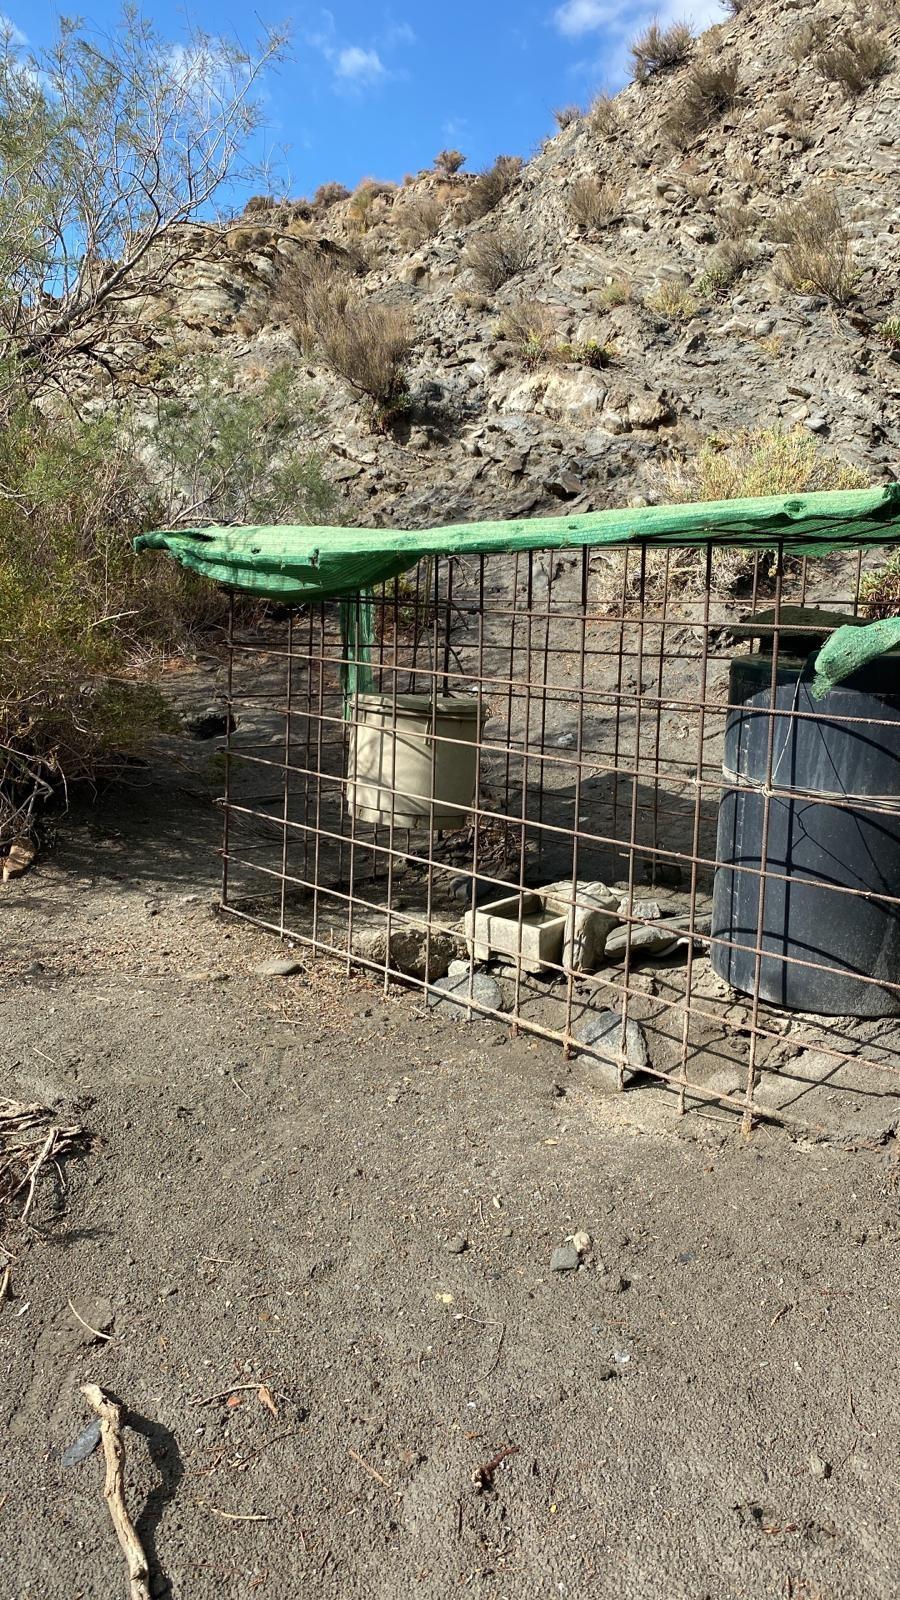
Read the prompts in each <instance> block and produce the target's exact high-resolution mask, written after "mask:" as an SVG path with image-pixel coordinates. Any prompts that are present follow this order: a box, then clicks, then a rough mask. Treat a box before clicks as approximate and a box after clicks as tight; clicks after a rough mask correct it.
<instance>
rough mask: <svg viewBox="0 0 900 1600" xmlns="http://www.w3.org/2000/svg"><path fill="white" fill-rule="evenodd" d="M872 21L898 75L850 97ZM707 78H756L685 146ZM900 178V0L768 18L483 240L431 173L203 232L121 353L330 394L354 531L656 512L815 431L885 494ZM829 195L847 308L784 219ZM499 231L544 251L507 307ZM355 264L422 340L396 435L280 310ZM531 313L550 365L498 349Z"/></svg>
mask: <svg viewBox="0 0 900 1600" xmlns="http://www.w3.org/2000/svg"><path fill="white" fill-rule="evenodd" d="M863 17H864V18H865V23H863ZM863 26H865V28H866V29H868V30H871V31H874V32H875V33H876V34H877V36H878V37H879V39H880V40H881V41H882V44H883V46H884V48H885V50H886V53H887V59H888V62H889V65H888V67H887V70H886V71H884V72H883V74H882V75H881V76H880V77H878V78H877V79H875V80H873V81H871V82H869V83H868V84H867V85H866V86H865V87H864V88H863V89H862V90H861V92H859V93H857V94H850V93H847V92H846V91H845V90H844V89H843V88H842V87H841V85H840V84H839V83H838V82H835V81H833V80H830V79H829V78H828V77H827V76H826V75H825V74H824V73H823V71H822V68H821V59H820V56H819V51H820V50H821V49H822V48H827V46H828V45H829V43H831V44H833V43H835V42H836V41H837V42H839V40H840V36H841V33H842V30H844V29H850V30H851V31H853V33H854V37H857V38H858V36H859V33H860V30H861V29H862V28H863ZM698 62H699V63H700V64H701V65H712V66H716V67H721V66H722V65H726V66H727V65H729V64H733V65H734V66H735V67H736V70H737V89H736V98H735V99H734V103H733V104H732V105H730V106H727V107H725V109H724V110H721V111H719V112H718V113H717V114H715V115H713V116H712V118H711V121H710V125H709V126H708V127H706V128H705V129H704V130H702V131H701V132H700V133H699V134H697V135H695V136H694V137H692V138H691V137H686V136H684V135H683V136H682V138H681V141H680V142H681V147H680V148H676V147H675V146H674V145H673V143H672V140H671V137H670V136H669V135H668V134H667V132H666V122H667V119H669V121H671V118H672V113H673V109H674V110H675V111H676V113H677V112H678V110H679V108H680V107H681V106H682V105H683V100H684V95H685V92H686V90H687V88H688V85H689V83H690V81H691V74H692V72H693V71H694V68H695V67H696V64H697V63H698ZM586 178H595V179H600V180H607V182H608V183H609V184H610V185H611V186H612V187H611V189H610V191H609V195H611V196H612V204H611V205H609V206H608V209H609V210H610V212H611V214H610V215H609V217H608V219H607V220H605V221H603V222H602V223H601V224H600V225H599V226H598V227H596V228H594V229H588V228H585V227H583V226H580V225H578V224H576V223H575V222H574V221H573V218H572V213H571V210H570V205H571V198H572V190H573V185H577V184H578V182H579V180H584V179H586ZM898 179H900V8H898V7H897V5H896V3H895V0H891V3H890V4H889V5H885V6H879V7H876V8H875V9H874V10H873V8H872V7H871V6H869V7H867V8H866V10H865V13H863V12H862V11H861V10H860V9H859V8H857V7H854V6H852V5H849V4H847V3H845V0H821V3H819V4H808V3H804V0H787V3H784V0H779V3H774V0H750V3H745V4H743V5H741V6H740V8H739V9H738V10H737V12H736V14H735V15H733V16H731V17H730V18H729V19H728V20H726V21H723V23H722V24H721V25H720V26H718V27H716V28H713V29H711V30H709V32H707V33H706V34H704V35H703V36H702V38H701V39H700V40H699V41H698V42H697V43H696V44H695V46H694V48H693V51H692V54H691V56H690V58H689V59H688V60H687V61H686V62H684V63H683V64H682V65H680V66H678V67H677V68H675V69H672V70H667V71H664V72H659V73H655V74H653V75H652V76H650V78H649V79H648V81H646V82H645V83H643V84H641V83H632V84H631V85H630V86H629V87H628V88H627V89H626V90H625V91H624V92H623V93H622V94H621V95H619V96H618V97H617V98H616V100H615V101H614V102H612V103H611V104H610V103H607V104H605V105H602V106H601V107H600V108H599V111H598V113H597V114H596V115H595V116H585V117H582V118H581V119H580V120H577V121H575V122H573V123H572V124H571V125H570V126H568V127H567V128H565V129H564V131H562V132H561V133H559V134H558V136H556V137H554V138H552V139H549V140H548V141H547V142H546V144H545V145H544V147H543V148H542V149H541V151H540V152H539V153H538V154H536V155H535V156H534V158H533V159H532V160H531V161H529V162H528V163H527V164H526V165H525V166H524V167H523V169H522V171H521V174H520V176H519V177H518V178H517V179H516V181H515V182H514V184H513V186H512V188H511V190H510V192H509V193H508V194H507V195H506V196H505V198H504V199H503V200H502V201H501V203H500V204H499V205H498V207H497V208H496V209H495V210H494V211H492V212H491V213H490V214H489V215H487V216H486V217H484V218H481V219H479V220H477V221H473V222H465V221H463V220H462V217H461V208H462V206H464V204H465V196H466V195H467V194H468V193H469V192H470V186H471V180H468V179H466V178H463V177H457V178H451V179H447V178H439V177H438V176H436V175H434V174H424V175H420V177H419V178H417V179H413V180H411V181H409V182H408V183H407V184H406V185H405V186H403V187H401V188H399V189H396V190H394V191H392V192H388V193H385V194H380V195H378V196H377V197H376V198H375V199H374V200H373V201H372V203H371V205H369V206H367V207H366V209H365V216H364V217H361V209H362V208H361V207H360V205H359V203H358V202H355V201H354V200H353V199H352V198H351V199H347V200H344V201H341V202H338V203H337V204H334V205H331V206H329V207H327V208H321V207H318V208H315V209H312V210H310V208H309V207H304V206H302V205H300V206H297V205H294V206H293V207H292V206H287V207H285V206H282V207H281V208H280V210H279V211H278V212H277V213H271V212H269V211H264V210H262V209H261V208H260V209H259V210H258V211H257V212H256V214H254V215H252V216H251V217H249V218H247V219H245V221H244V222H242V223H241V224H232V225H231V226H230V227H229V228H222V229H221V230H218V231H217V230H207V231H200V230H197V232H196V234H192V236H191V255H190V260H189V261H188V262H187V263H186V264H184V265H182V266H181V267H180V268H179V269H178V273H177V275H176V278H175V279H174V280H173V283H172V285H171V286H170V288H169V290H168V291H167V293H166V295H165V296H162V297H161V298H160V300H159V302H158V303H155V304H148V305H146V306H145V307H144V308H142V312H141V316H140V318H139V320H136V322H135V325H134V327H133V328H132V329H131V330H122V329H119V330H116V338H117V340H118V342H119V349H120V352H121V351H123V350H124V352H125V354H126V355H129V351H130V359H132V360H133V362H134V365H135V368H136V369H138V370H139V369H140V368H141V367H142V366H144V367H146V366H147V365H148V364H149V363H151V362H152V360H153V359H154V351H156V352H158V349H159V347H160V346H161V345H163V346H164V345H165V344H166V342H167V341H168V340H169V339H170V338H171V337H172V332H171V331H170V330H171V329H172V328H174V330H175V335H176V336H177V338H178V341H179V343H180V345H181V347H182V348H187V349H188V350H189V351H190V352H191V353H196V352H199V351H202V350H204V349H207V348H209V349H212V350H215V351H216V352H217V353H218V355H219V356H221V357H223V358H225V359H226V360H227V362H228V364H229V366H231V367H232V368H233V370H234V372H235V377H236V381H237V382H248V383H249V382H252V381H253V379H254V375H255V374H258V373H259V371H260V370H261V369H267V368H269V367H271V366H272V365H274V364H277V363H281V362H289V363H292V364H297V366H298V367H300V368H301V369H302V370H304V371H308V372H309V375H310V378H311V379H312V380H314V381H315V382H316V383H317V384H318V386H319V388H320V390H321V393H322V395H323V401H324V406H325V413H324V418H323V423H322V427H321V429H320V441H321V447H322V449H323V450H324V452H325V454H326V458H327V467H328V470H329V472H330V475H331V477H332V478H333V480H334V481H335V483H336V484H337V486H338V488H339V492H340V501H339V505H338V508H337V512H336V516H335V520H344V521H346V522H348V523H358V524H371V525H383V524H393V525H397V526H401V527H402V526H409V527H416V526H426V525H429V524H432V523H436V522H446V521H452V520H469V519H473V518H477V517H486V516H497V517H500V516H512V515H519V514H522V515H526V514H527V515H534V514H540V513H552V512H553V511H558V510H559V509H560V507H561V504H562V503H565V504H567V505H568V506H569V507H570V508H571V509H596V508H602V507H604V506H607V505H613V504H621V503H623V502H625V501H627V500H629V499H631V498H633V497H635V496H643V497H646V498H648V499H653V498H656V497H659V495H660V494H661V493H663V492H664V491H663V489H662V488H661V469H662V468H663V467H664V465H665V463H666V462H667V461H671V460H672V459H673V458H675V459H679V458H688V459H689V458H690V456H691V453H692V452H693V451H694V450H696V448H697V446H698V444H699V442H700V441H702V440H703V439H704V438H706V437H708V436H709V435H722V434H729V433H731V432H732V431H734V430H736V429H739V428H741V427H746V426H757V425H759V426H767V427H769V426H782V427H791V426H800V427H802V428H804V429H807V430H809V431H810V432H811V433H812V434H814V435H815V436H816V437H818V438H819V439H820V440H821V441H822V442H823V444H825V445H826V447H827V448H828V449H829V451H830V452H832V453H833V454H836V455H838V456H840V457H842V458H844V459H845V460H847V461H849V462H852V463H855V464H857V465H859V466H861V467H863V468H864V469H865V470H866V471H867V472H868V473H869V474H870V475H871V476H872V477H873V478H874V479H877V480H885V479H888V478H890V477H897V476H900V348H898V346H897V345H894V344H892V343H891V342H890V340H889V339H888V338H887V337H886V336H885V335H884V334H883V333H879V332H878V331H877V330H878V328H879V327H880V326H882V325H883V323H884V322H885V320H886V319H889V318H890V317H892V316H893V317H896V316H898V314H900V182H898ZM824 191H827V192H828V193H829V194H830V195H832V196H833V197H834V199H835V200H836V201H837V204H838V206H839V209H840V215H841V217H842V219H843V222H844V224H845V226H846V230H847V234H848V236H849V250H850V256H851V261H852V274H853V276H854V283H853V289H852V294H850V295H848V297H847V303H846V304H845V305H843V306H841V305H840V304H836V303H835V302H834V300H833V299H830V298H829V297H828V296H827V295H825V294H821V293H818V292H815V291H814V290H805V288H804V285H802V284H800V285H798V284H796V283H795V284H793V285H791V286H785V284H784V281H783V280H784V277H785V272H784V266H783V245H782V244H780V243H779V242H778V234H779V232H780V231H782V230H781V226H780V224H781V221H782V219H783V217H784V214H785V210H786V208H790V207H791V206H793V205H795V204H796V203H797V202H800V201H805V202H807V203H809V204H815V202H816V197H817V196H821V195H822V193H823V192H824ZM423 196H428V197H433V198H434V199H437V200H438V201H439V202H440V207H441V208H442V210H441V214H440V221H439V224H438V225H437V226H436V227H435V228H434V231H433V232H431V233H430V235H429V236H428V237H426V238H425V239H424V241H423V242H421V243H419V244H418V245H413V244H411V242H410V223H411V221H413V220H418V219H419V218H420V216H421V212H422V209H423V208H422V199H423ZM433 209H434V211H435V214H436V215H437V213H438V211H439V209H440V208H439V207H437V206H433ZM498 229H499V230H501V231H503V230H505V231H507V232H510V231H512V232H515V233H516V234H517V236H518V238H519V241H520V244H521V242H522V241H523V240H524V242H525V245H526V247H527V250H526V254H527V258H528V260H529V261H530V263H531V264H530V265H528V266H526V267H525V269H524V270H521V271H519V272H516V273H515V274H514V275H513V276H511V277H510V278H509V280H508V281H507V282H505V283H504V284H503V285H502V286H501V287H500V288H499V289H497V290H496V291H485V290H484V288H483V286H480V285H479V284H478V283H477V282H476V281H475V279H474V277H473V273H472V270H471V268H470V267H468V266H467V265H466V253H467V249H469V250H470V249H471V243H472V241H473V240H476V239H478V238H480V237H481V236H492V235H493V236H496V233H497V230H498ZM335 247H337V248H338V249H340V250H348V249H349V250H351V251H352V252H353V253H354V256H355V258H357V259H358V258H359V256H360V255H362V256H363V257H364V259H365V261H366V263H367V264H368V270H366V271H365V273H364V275H363V276H362V277H361V278H360V284H359V287H360V292H361V293H362V294H363V295H364V296H367V297H368V296H371V297H373V298H374V299H376V300H379V301H386V302H389V303H393V304H397V305H402V306H405V307H408V308H409V311H410V312H411V314H412V316H413V318H414V320H415V326H416V338H415V345H414V353H413V357H412V360H411V363H410V366H409V372H408V382H409V391H410V395H411V401H412V404H411V408H410V410H409V411H408V412H407V413H406V414H405V415H404V417H403V419H402V422H401V424H400V425H398V426H396V427H395V428H394V429H393V430H390V431H387V432H385V433H379V432H378V431H376V430H374V429H373V426H372V420H371V412H370V408H369V406H368V405H367V403H366V402H364V401H361V400H360V399H359V398H358V397H356V396H355V395H354V393H353V391H352V390H351V389H349V388H348V387H347V386H346V385H345V384H343V383H342V382H340V381H339V380H336V379H335V378H334V377H333V375H332V374H330V373H329V372H328V371H327V370H326V369H325V367H324V366H322V365H319V364H318V363H317V361H316V359H315V358H314V357H310V356H309V355H308V354H304V353H302V352H301V349H300V347H299V345H298V341H297V338H296V332H295V329H294V328H293V326H292V324H291V319H290V316H289V315H287V314H286V311H285V301H284V296H283V294H282V292H281V290H280V287H279V286H280V285H282V286H283V283H284V279H285V275H286V274H289V273H290V272H292V271H295V270H296V263H297V260H298V252H300V253H304V252H305V253H307V255H308V253H309V252H311V251H312V252H317V251H319V252H320V251H322V250H324V249H326V248H328V249H331V250H332V251H334V248H335ZM735 257H737V259H738V261H739V262H740V263H742V269H741V270H739V271H738V272H737V273H736V274H734V272H733V266H734V261H735ZM723 261H725V262H728V263H730V265H729V266H728V268H727V270H723V266H722V263H723ZM729 276H731V280H732V281H728V280H729ZM523 301H524V302H526V303H527V304H528V305H531V303H533V302H539V303H541V304H542V305H543V307H544V308H545V310H544V311H543V312H542V313H540V316H541V319H542V322H543V324H544V334H543V336H542V345H541V349H540V350H539V351H537V350H535V348H534V347H533V346H532V347H529V349H527V350H523V348H522V346H521V344H518V345H517V344H516V342H515V341H510V340H509V339H508V338H507V339H504V338H503V337H501V336H500V332H501V331H502V328H501V327H500V325H501V324H502V319H503V315H504V312H508V311H509V309H510V308H511V307H516V306H518V305H519V304H520V303H521V302H523ZM163 314H164V315H165V319H166V321H165V322H164V321H163V320H162V316H163ZM167 330H169V331H167ZM547 330H549V333H548V331H547ZM123 338H124V339H126V343H125V344H123V343H122V340H123ZM128 341H130V343H129V342H128ZM595 346H598V347H600V348H601V350H604V351H608V353H609V360H608V364H606V365H603V366H602V367H598V366H597V365H595V364H593V363H595V362H596V361H597V360H602V361H605V360H606V356H598V355H597V353H596V350H595Z"/></svg>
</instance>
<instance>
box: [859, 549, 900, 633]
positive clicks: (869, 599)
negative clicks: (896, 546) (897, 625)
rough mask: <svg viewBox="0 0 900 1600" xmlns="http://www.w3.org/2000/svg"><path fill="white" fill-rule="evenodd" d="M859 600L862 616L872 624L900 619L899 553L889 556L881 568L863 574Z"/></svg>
mask: <svg viewBox="0 0 900 1600" xmlns="http://www.w3.org/2000/svg"><path fill="white" fill-rule="evenodd" d="M859 598H860V605H861V608H862V614H863V616H864V617H870V618H871V620H872V621H873V622H877V621H878V620H879V619H880V618H881V617H900V551H895V552H894V553H893V555H891V556H889V557H888V559H887V561H886V562H885V564H884V566H883V567H879V568H878V569H877V570H876V571H874V572H865V573H863V575H862V578H861V580H860V585H859Z"/></svg>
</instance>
